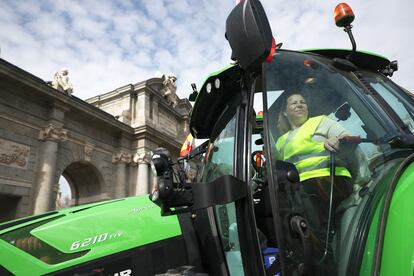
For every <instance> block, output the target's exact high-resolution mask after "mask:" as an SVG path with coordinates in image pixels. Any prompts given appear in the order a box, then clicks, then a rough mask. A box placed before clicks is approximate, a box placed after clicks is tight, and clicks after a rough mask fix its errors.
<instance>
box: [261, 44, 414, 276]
mask: <svg viewBox="0 0 414 276" xmlns="http://www.w3.org/2000/svg"><path fill="white" fill-rule="evenodd" d="M265 72H266V76H265V79H266V90H267V92H266V95H263V97H265V98H266V101H265V102H267V106H263V109H264V110H267V111H265V112H266V113H265V117H266V116H267V122H268V124H267V125H268V128H267V129H265V130H264V131H265V132H267V135H268V137H269V139H268V141H269V142H268V143H269V144H265V145H264V149H266V148H267V147H268V153H269V155H270V156H266V160H267V159H270V160H269V162H268V163H269V164H270V165H271V166H272V168H271V169H272V171H273V172H274V173H273V177H274V179H273V180H272V181H273V183H275V185H276V191H277V193H276V197H277V198H276V200H277V203H278V210H279V219H280V221H281V225H282V226H281V227H282V230H283V231H282V233H285V234H284V236H283V243H284V247H285V248H284V250H285V252H284V253H285V256H286V259H287V261H288V264H289V267H288V268H289V270H292V271H294V270H300V268H298V267H300V265H299V264H300V263H304V264H305V265H306V266H307V269H312V271H315V273H316V275H345V274H346V273H347V272H346V271H347V269H348V268H347V266H348V263H349V262H350V258H351V255H352V254H354V253H355V252H352V250H355V244H354V247H352V244H353V241H354V239H355V238H356V235H357V233H358V224H359V223H360V221H361V220H362V219H364V218H363V217H364V212H363V210H364V208H365V209H366V208H369V204H370V203H368V202H369V200H368V198H369V196H370V193H369V192H366V191H374V189H375V187H376V186H379V184H378V183H381V181H384V180H383V179H385V178H387V172H388V171H389V170H387V169H384V168H387V167H390V166H392V164H394V165H395V163H392V162H393V160H395V159H396V158H397V157H395V156H396V155H398V154H399V155H400V157H401V156H402V155H404V154H405V153H404V151H403V150H401V149H395V148H392V147H391V146H390V145H389V143H388V141H389V140H390V139H391V138H393V137H395V136H396V135H399V134H402V133H403V130H404V131H405V133H410V132H412V131H414V106H413V101H412V99H411V98H410V97H409V96H408V95H407V94H405V93H404V92H402V90H401V89H400V88H399V87H397V86H396V85H394V84H393V83H392V82H391V81H389V80H388V79H387V78H385V77H383V76H381V75H380V74H378V73H374V72H368V71H363V70H362V71H359V77H358V78H357V77H356V75H355V74H352V73H350V72H346V71H342V70H339V69H338V68H336V67H335V66H333V65H332V62H331V60H330V59H327V58H323V57H320V56H317V55H313V54H305V53H298V52H289V51H280V52H279V53H278V54H276V55H275V58H274V60H273V61H272V63H271V64H267V65H266V71H265ZM361 78H363V80H364V81H361ZM368 86H369V87H368ZM369 89H371V90H370V91H371V92H373V91H375V92H376V93H378V94H379V95H380V96H381V97H382V98H383V99H384V100H385V102H386V103H388V105H389V106H391V108H392V109H394V111H395V113H396V114H397V116H398V117H399V118H400V119H401V120H402V122H403V123H404V124H405V126H406V127H405V128H401V127H398V126H396V125H395V120H393V119H392V118H390V116H388V115H386V112H384V110H383V109H382V106H381V104H380V103H378V101H376V100H375V99H374V98H373V97H372V96H371V95H370V93H367V90H369ZM370 91H368V92H370ZM255 100H257V102H256V103H255V109H258V108H261V107H258V105H260V104H259V103H258V102H259V101H261V100H258V97H255ZM254 150H257V149H254ZM265 152H266V150H265ZM397 153H398V154H397ZM286 163H290V164H293V165H294V168H296V169H297V174H298V176H299V182H296V183H293V182H292V181H291V182H289V181H285V179H283V177H282V178H281V177H280V174H279V173H276V171H280V167H278V166H281V164H282V165H283V164H284V165H286ZM285 167H286V166H285ZM259 208H261V207H260V204H258V206H257V208H256V209H259ZM264 213H265V212H262V211H261V210H256V214H257V216H259V217H258V218H257V222H258V228H259V229H260V230H261V231H262V232H264V233H265V234H267V235H268V237H271V236H272V234H271V233H272V231H270V230H269V223H262V222H265V221H266V218H264V217H263V218H262V217H260V216H261V214H264ZM263 216H265V215H263ZM294 218H296V219H297V218H299V220H300V221H301V222H304V224H303V225H302V226H304V227H303V228H302V229H299V230H298V229H296V230H295V227H293V224H294ZM302 219H303V220H302ZM301 231H304V232H305V233H300V232H301ZM306 234H309V235H308V236H307V235H306ZM269 240H270V241H271V238H270V239H269ZM275 242H276V243H277V241H275ZM361 242H364V241H361ZM306 260H307V261H306ZM302 269H303V267H302Z"/></svg>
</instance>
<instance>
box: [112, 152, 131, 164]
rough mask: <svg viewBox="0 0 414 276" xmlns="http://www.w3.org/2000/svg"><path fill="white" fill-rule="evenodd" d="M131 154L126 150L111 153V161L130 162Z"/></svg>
mask: <svg viewBox="0 0 414 276" xmlns="http://www.w3.org/2000/svg"><path fill="white" fill-rule="evenodd" d="M131 161H132V155H131V154H129V153H127V152H116V153H114V154H113V155H112V163H126V164H128V163H131Z"/></svg>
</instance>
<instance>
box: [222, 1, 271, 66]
mask: <svg viewBox="0 0 414 276" xmlns="http://www.w3.org/2000/svg"><path fill="white" fill-rule="evenodd" d="M226 38H227V40H228V41H229V44H230V47H231V49H232V57H231V58H232V59H233V60H236V61H238V62H239V65H240V67H241V68H242V69H244V70H249V69H252V70H254V69H257V68H258V67H259V66H260V65H261V64H262V63H263V62H264V61H265V59H266V57H267V56H269V54H270V53H271V51H272V41H273V37H272V30H271V28H270V25H269V21H268V20H267V16H266V13H265V11H264V9H263V6H262V4H261V3H260V1H258V0H245V1H240V3H239V4H237V6H236V7H235V8H234V9H233V10H232V12H231V13H230V15H229V16H228V18H227V21H226ZM275 46H276V45H275Z"/></svg>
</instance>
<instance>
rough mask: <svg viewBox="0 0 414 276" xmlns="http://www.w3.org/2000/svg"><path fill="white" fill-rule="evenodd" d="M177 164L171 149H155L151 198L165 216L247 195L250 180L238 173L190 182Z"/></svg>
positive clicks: (219, 203)
mask: <svg viewBox="0 0 414 276" xmlns="http://www.w3.org/2000/svg"><path fill="white" fill-rule="evenodd" d="M193 154H196V153H193ZM191 155H192V153H190V154H189V156H191ZM181 160H183V159H181ZM177 165H179V164H178V163H173V162H172V160H171V155H170V154H169V152H168V150H166V149H163V148H159V149H156V150H154V152H153V156H152V160H151V168H152V174H153V177H154V178H153V179H154V183H153V188H152V191H151V194H150V195H149V198H150V200H151V201H152V202H154V203H155V204H156V205H158V206H160V207H161V215H162V216H168V215H174V214H179V213H188V212H192V211H194V210H199V209H204V208H207V207H211V206H215V205H223V204H227V203H230V202H234V201H236V200H239V199H241V198H243V197H246V196H247V184H246V183H244V182H243V181H241V180H239V179H237V178H236V177H234V176H231V175H224V176H221V177H219V178H217V179H215V180H213V181H211V182H200V183H187V182H186V181H185V179H184V178H182V177H175V175H178V176H180V175H182V173H183V172H182V171H178V172H177V171H176V170H174V167H173V166H175V167H177ZM178 167H180V166H178Z"/></svg>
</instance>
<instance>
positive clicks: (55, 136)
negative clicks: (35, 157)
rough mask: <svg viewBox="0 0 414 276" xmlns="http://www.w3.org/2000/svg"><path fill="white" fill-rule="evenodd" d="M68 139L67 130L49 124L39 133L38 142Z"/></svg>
mask: <svg viewBox="0 0 414 276" xmlns="http://www.w3.org/2000/svg"><path fill="white" fill-rule="evenodd" d="M67 138H68V130H67V129H63V128H61V127H57V126H55V125H53V124H49V125H47V126H45V127H42V129H41V130H40V132H39V140H41V141H45V140H53V141H66V140H67Z"/></svg>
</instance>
